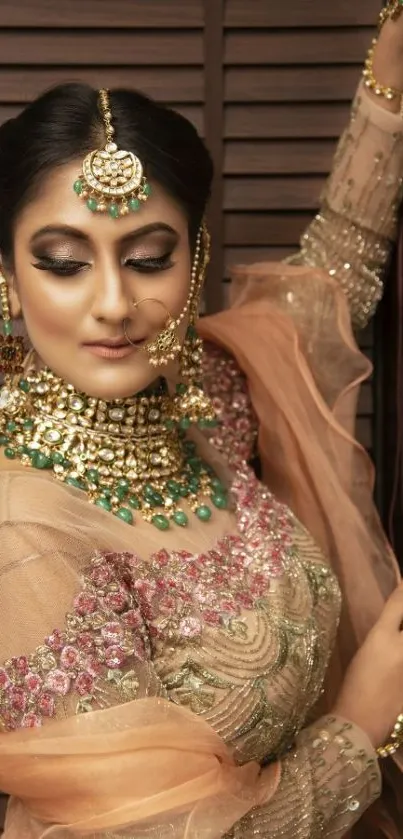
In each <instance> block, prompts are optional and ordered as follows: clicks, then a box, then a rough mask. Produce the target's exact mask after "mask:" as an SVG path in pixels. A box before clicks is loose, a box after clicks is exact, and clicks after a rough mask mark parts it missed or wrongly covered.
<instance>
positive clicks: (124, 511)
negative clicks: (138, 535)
mask: <svg viewBox="0 0 403 839" xmlns="http://www.w3.org/2000/svg"><path fill="white" fill-rule="evenodd" d="M115 516H117V518H118V519H122V521H125V522H126V523H127V524H133V521H134V518H133V513H132V512H131V510H129V509H128V508H127V507H119V510H116V513H115Z"/></svg>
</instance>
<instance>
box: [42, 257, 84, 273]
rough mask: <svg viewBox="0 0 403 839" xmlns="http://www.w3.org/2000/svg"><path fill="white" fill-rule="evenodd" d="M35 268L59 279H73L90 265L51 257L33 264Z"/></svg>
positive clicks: (43, 258)
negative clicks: (72, 277)
mask: <svg viewBox="0 0 403 839" xmlns="http://www.w3.org/2000/svg"><path fill="white" fill-rule="evenodd" d="M33 267H34V268H37V269H38V271H50V273H52V274H56V276H58V277H71V276H73V275H74V274H78V273H79V272H80V271H83V270H84V269H85V268H89V267H90V263H89V262H79V261H78V260H75V259H54V258H53V257H50V256H43V257H41V259H38V261H37V262H34V263H33Z"/></svg>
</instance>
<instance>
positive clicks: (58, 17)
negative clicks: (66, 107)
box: [0, 0, 203, 29]
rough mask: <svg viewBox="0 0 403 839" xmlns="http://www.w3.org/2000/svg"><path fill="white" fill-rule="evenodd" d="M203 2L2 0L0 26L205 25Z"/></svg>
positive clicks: (158, 26)
mask: <svg viewBox="0 0 403 839" xmlns="http://www.w3.org/2000/svg"><path fill="white" fill-rule="evenodd" d="M202 24H203V0H186V2H184V0H148V2H146V0H66V2H65V3H63V2H61V0H59V2H56V0H18V2H16V0H1V3H0V26H4V27H8V28H9V27H15V26H20V27H21V28H28V27H29V28H31V27H34V28H37V27H58V28H61V29H64V28H66V27H69V28H71V29H73V28H77V29H79V28H80V27H88V28H89V29H111V28H117V27H120V26H122V27H128V28H131V29H140V28H141V27H145V28H148V27H152V28H158V29H160V28H163V27H174V28H176V27H179V28H180V29H182V28H184V27H185V28H186V27H190V26H196V27H197V26H202Z"/></svg>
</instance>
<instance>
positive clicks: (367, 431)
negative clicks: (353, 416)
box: [355, 416, 373, 449]
mask: <svg viewBox="0 0 403 839" xmlns="http://www.w3.org/2000/svg"><path fill="white" fill-rule="evenodd" d="M355 433H356V437H357V439H358V442H359V443H361V445H362V446H364V448H365V449H370V448H371V446H372V442H373V441H372V417H360V416H359V417H358V419H357V423H356V427H355Z"/></svg>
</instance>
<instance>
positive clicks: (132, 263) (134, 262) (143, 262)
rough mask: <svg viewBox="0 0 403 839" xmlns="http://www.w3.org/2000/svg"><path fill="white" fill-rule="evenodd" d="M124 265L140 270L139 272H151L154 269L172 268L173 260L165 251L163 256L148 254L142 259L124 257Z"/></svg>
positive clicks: (164, 269)
mask: <svg viewBox="0 0 403 839" xmlns="http://www.w3.org/2000/svg"><path fill="white" fill-rule="evenodd" d="M124 264H125V266H127V267H128V268H134V270H135V271H140V272H141V273H144V274H146V273H147V272H148V273H150V274H151V273H153V272H154V271H166V270H168V268H172V266H173V264H174V263H173V262H172V259H171V254H170V253H166V254H164V255H163V256H149V257H144V258H143V259H134V258H133V259H126V260H125V263H124Z"/></svg>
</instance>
